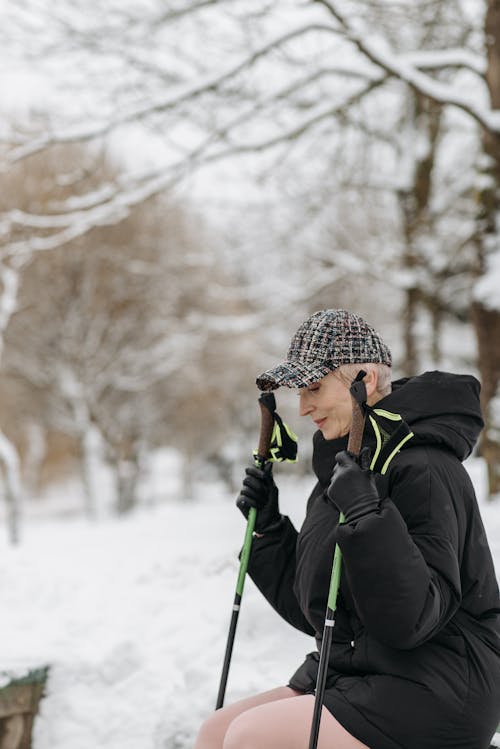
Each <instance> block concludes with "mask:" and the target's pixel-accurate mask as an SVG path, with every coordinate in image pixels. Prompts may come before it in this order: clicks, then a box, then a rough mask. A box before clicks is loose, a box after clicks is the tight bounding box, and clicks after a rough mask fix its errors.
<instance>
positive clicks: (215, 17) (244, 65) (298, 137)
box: [3, 0, 500, 492]
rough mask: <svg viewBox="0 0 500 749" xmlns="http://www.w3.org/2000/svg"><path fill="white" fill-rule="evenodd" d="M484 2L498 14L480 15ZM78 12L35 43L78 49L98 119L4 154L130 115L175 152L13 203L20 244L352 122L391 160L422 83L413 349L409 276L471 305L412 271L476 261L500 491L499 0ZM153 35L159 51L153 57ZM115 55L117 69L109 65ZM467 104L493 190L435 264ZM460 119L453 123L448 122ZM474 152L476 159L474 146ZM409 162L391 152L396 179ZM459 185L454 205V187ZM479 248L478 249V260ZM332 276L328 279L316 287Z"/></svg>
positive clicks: (292, 148)
mask: <svg viewBox="0 0 500 749" xmlns="http://www.w3.org/2000/svg"><path fill="white" fill-rule="evenodd" d="M22 10H23V12H22V13H20V12H19V11H18V10H16V9H13V10H12V9H11V10H10V12H9V13H8V14H7V15H8V18H7V19H6V23H5V24H4V31H3V33H4V34H5V35H6V39H5V41H6V42H7V41H8V39H7V36H8V35H9V30H12V28H13V27H14V26H15V28H16V29H17V31H18V32H19V31H20V30H22V32H23V33H24V34H26V33H28V34H30V35H32V36H33V31H34V30H36V29H37V28H39V27H40V26H41V24H42V23H43V22H46V21H47V11H46V8H44V5H43V3H42V4H38V3H37V4H34V3H31V2H27V3H25V4H24V6H23V9H22ZM483 10H484V11H487V12H486V13H484V14H483V12H482V11H483ZM26 11H29V13H26ZM79 11H81V6H80V4H76V5H75V7H74V8H72V12H71V13H68V12H66V11H65V10H64V9H63V8H62V7H58V8H57V9H56V10H55V11H53V13H52V17H51V24H50V28H51V33H50V34H49V38H47V35H44V37H43V38H41V35H39V36H40V38H39V39H38V38H37V40H36V43H35V44H34V45H33V46H32V47H31V50H32V54H33V55H37V59H39V58H40V55H41V53H42V52H44V54H45V60H46V61H45V62H44V64H47V65H48V64H50V60H54V59H57V57H58V56H59V55H64V56H65V59H66V60H67V61H68V64H67V66H66V71H65V72H67V73H68V75H71V76H73V77H72V78H71V82H72V84H75V82H78V83H80V84H82V83H83V85H89V84H90V86H91V87H92V88H93V89H94V93H95V96H96V101H97V102H98V105H99V106H98V111H99V116H98V117H95V116H94V117H92V118H88V117H82V113H81V112H78V113H76V114H75V113H74V112H73V113H71V112H69V113H68V111H65V113H64V116H59V117H57V116H54V117H53V118H52V121H51V122H50V125H49V126H48V127H45V128H44V130H43V131H42V132H41V134H38V135H33V134H32V133H21V132H15V133H7V134H6V135H5V140H6V141H7V140H8V141H9V148H8V151H9V153H8V156H7V161H6V163H10V164H12V163H15V162H16V161H18V160H20V159H23V158H26V157H27V155H29V154H33V153H35V152H37V151H40V150H43V149H45V148H47V147H48V146H49V145H50V144H53V143H61V142H74V141H77V142H83V141H96V139H102V138H103V137H105V136H108V135H109V134H110V133H113V132H118V131H119V130H120V129H121V128H123V127H124V126H126V125H128V124H130V123H141V126H143V127H145V128H149V130H150V131H151V132H156V133H158V132H161V133H162V136H163V137H162V141H163V146H164V149H165V150H164V156H165V158H164V160H163V162H162V163H158V164H157V165H155V166H154V167H153V168H149V169H148V168H146V169H144V170H143V171H142V173H141V174H140V176H137V175H131V174H130V175H128V176H127V178H126V179H121V180H119V181H118V182H116V183H114V184H109V183H108V184H106V186H105V188H103V190H102V191H100V192H99V193H98V194H96V193H95V191H94V192H93V193H89V194H88V195H87V196H85V197H82V199H81V200H80V202H79V204H78V210H75V205H74V203H73V202H71V201H66V202H64V203H62V204H61V206H60V210H59V211H58V212H57V213H53V214H52V215H51V216H41V215H39V214H36V213H29V212H16V211H10V212H7V213H6V214H5V215H4V225H5V226H9V227H11V228H12V227H15V228H17V229H18V230H19V231H22V232H23V233H24V234H25V238H23V239H22V240H19V241H17V242H14V241H13V242H11V243H10V253H11V255H10V256H11V257H15V256H18V255H19V253H22V252H24V251H26V250H27V248H30V247H33V246H36V247H48V246H54V245H55V244H58V243H61V242H64V241H67V240H68V238H71V237H74V236H76V235H81V234H83V233H85V232H86V231H88V230H89V227H91V226H93V225H95V224H96V223H97V222H99V221H103V220H116V219H117V217H119V216H120V212H123V211H126V210H129V209H130V207H131V206H132V205H134V204H136V203H137V202H140V201H142V200H144V199H145V198H147V197H148V196H150V195H152V194H155V193H157V192H159V191H161V190H164V189H166V188H167V187H168V186H169V185H171V184H173V183H174V182H178V181H179V179H181V178H182V177H183V176H185V175H186V174H188V173H192V172H193V170H195V169H200V168H202V167H203V168H205V167H208V166H209V165H211V164H214V163H215V162H220V161H222V160H228V159H230V158H232V157H234V156H240V157H241V158H242V159H243V161H242V162H241V163H248V162H245V157H246V155H251V156H252V159H254V160H255V158H256V156H257V155H258V156H259V167H260V168H261V169H264V170H268V171H269V170H272V169H273V167H274V165H276V164H277V163H281V162H283V161H284V160H287V159H288V158H290V156H291V155H292V156H293V154H294V152H297V151H300V150H302V149H303V151H304V152H306V151H307V148H306V147H305V146H304V145H303V144H304V143H309V144H311V142H314V144H316V147H317V148H318V147H319V148H320V149H323V150H325V151H330V149H331V145H332V141H333V142H334V141H335V140H336V138H337V133H338V131H339V130H340V129H342V130H343V131H344V132H349V133H357V134H365V135H366V136H368V137H369V139H370V141H371V142H378V143H386V144H388V145H389V148H390V149H392V155H390V156H389V158H390V159H393V153H394V151H396V152H397V151H398V148H397V145H398V144H397V143H395V141H396V136H397V133H396V132H395V124H396V123H397V121H398V116H397V115H398V113H400V112H401V111H402V110H404V108H405V104H403V102H406V101H407V100H408V98H407V97H408V92H409V91H411V92H412V96H413V97H414V98H413V101H414V103H415V105H416V106H415V108H414V118H413V122H414V123H416V126H415V128H414V132H415V133H416V134H418V135H420V134H422V133H423V132H425V131H426V132H427V136H428V137H427V147H429V145H430V149H429V150H428V153H427V155H423V156H422V155H421V154H417V158H416V160H415V162H414V167H415V168H414V174H413V177H414V180H413V184H412V187H411V189H410V190H409V189H408V184H407V183H406V184H405V186H404V190H403V191H402V192H401V191H400V192H399V194H400V195H401V196H402V198H404V200H402V208H403V210H402V215H403V219H404V222H405V237H406V245H405V249H404V254H403V259H404V261H405V263H406V266H407V268H406V270H407V274H406V278H407V279H410V283H409V285H408V287H407V297H408V344H407V345H408V347H409V350H410V358H414V354H413V353H412V350H411V347H412V346H414V343H413V341H412V335H411V328H412V320H413V319H414V317H413V316H414V312H413V309H414V307H415V304H417V300H416V298H415V293H414V291H412V289H413V290H415V289H416V290H417V291H418V296H419V303H422V302H424V303H425V304H426V306H427V307H428V308H429V309H431V311H432V314H434V315H435V319H436V321H439V316H440V314H441V313H442V310H443V308H446V307H448V308H449V309H451V311H452V312H453V313H456V312H458V313H459V315H461V316H464V315H465V314H466V311H465V312H464V309H463V307H462V305H458V309H457V305H456V304H451V305H446V304H444V300H443V298H442V297H439V295H438V296H437V297H436V295H433V298H432V299H423V297H422V295H421V289H422V287H423V286H424V284H423V283H420V282H419V281H418V282H417V285H416V286H415V273H417V274H418V273H419V272H420V271H422V269H423V270H425V272H426V277H431V278H432V279H433V283H434V285H435V286H436V287H437V286H438V285H439V279H440V277H441V279H442V278H446V277H447V276H448V275H449V274H450V271H451V272H453V273H454V272H455V266H456V265H459V266H460V273H459V274H458V275H459V276H460V277H462V278H464V277H466V274H467V272H468V270H469V268H470V266H471V264H472V265H474V267H475V268H476V273H477V281H478V283H476V287H475V288H476V291H475V298H476V302H475V305H474V320H475V327H476V337H477V340H478V343H479V347H480V350H481V356H480V361H479V369H480V372H481V377H482V379H483V382H484V384H485V387H484V391H483V405H484V409H485V414H486V419H487V423H488V425H489V426H488V428H487V430H486V435H487V440H486V441H485V444H484V454H485V457H487V460H488V462H489V463H490V488H491V491H492V492H494V491H497V489H498V484H497V483H496V478H495V477H496V476H497V475H498V473H499V469H498V464H499V458H498V456H497V453H496V448H495V449H493V448H490V447H489V442H488V440H490V439H492V437H491V435H492V434H493V431H494V430H493V425H494V421H493V410H494V409H493V410H492V408H493V407H492V406H491V403H493V401H494V400H495V397H496V395H495V394H496V393H497V390H498V368H497V366H496V364H495V363H494V361H493V356H492V355H491V354H489V353H488V351H486V352H485V351H484V346H483V344H482V338H483V337H484V330H485V329H487V330H490V331H492V330H496V329H497V328H496V323H495V320H496V317H497V314H498V312H497V307H498V304H496V303H495V302H491V299H490V297H488V300H486V295H485V293H483V290H484V288H485V287H487V286H488V278H490V277H491V274H492V267H493V265H492V258H493V257H495V256H496V253H497V252H498V250H497V245H496V237H497V234H498V227H497V225H496V221H497V218H496V214H497V208H496V206H497V200H498V177H499V173H498V167H497V165H498V153H497V151H498V144H497V141H498V133H499V132H500V124H499V121H498V117H497V115H496V111H495V110H496V108H497V102H496V96H497V92H498V86H496V81H497V71H496V66H497V57H498V54H497V44H499V43H500V41H499V40H498V34H497V31H498V29H497V11H496V6H495V5H494V3H493V2H492V0H490V1H489V2H488V3H487V5H481V4H480V3H478V5H477V8H475V13H474V14H472V13H470V12H469V8H468V6H467V5H466V4H464V5H462V4H461V3H460V2H459V0H456V1H455V0H453V1H452V0H450V2H447V3H433V2H431V3H429V2H425V3H423V2H422V3H416V4H415V3H413V4H411V5H410V4H407V3H397V2H376V3H370V4H367V3H366V2H363V1H362V0H356V1H354V2H343V1H342V2H341V1H340V0H315V1H314V2H309V3H300V2H298V0H297V1H293V0H290V1H289V2H285V3H279V4H270V3H268V2H265V1H264V0H260V2H256V3H253V4H252V7H251V8H249V7H248V5H247V4H246V3H245V2H243V0H241V2H239V1H238V0H235V1H234V2H224V0H214V1H213V2H197V1H195V0H189V1H186V2H182V3H176V4H175V5H174V4H171V5H168V6H167V8H166V9H165V7H164V6H161V5H158V6H154V7H153V10H152V11H151V14H145V15H144V13H143V9H141V13H142V14H140V12H139V8H138V7H135V6H134V5H130V6H128V7H127V9H126V10H123V11H122V12H121V13H120V14H118V13H116V12H115V10H114V8H113V7H112V6H109V7H108V6H103V7H102V8H100V9H99V12H98V13H96V17H95V18H94V19H93V20H92V21H91V22H90V23H86V24H83V25H78V24H77V23H76V22H75V19H76V18H78V13H79ZM483 16H484V18H485V23H484V24H483ZM201 30H202V31H203V35H200V31H201ZM68 31H70V32H71V33H68ZM97 31H99V33H97ZM181 40H182V43H181ZM187 40H193V42H192V43H187ZM484 40H487V44H486V45H485V44H484ZM156 42H157V43H158V44H157V45H156V44H155V43H156ZM146 48H147V49H148V53H149V54H148V55H145V54H144V53H145V50H146ZM162 53H163V54H162ZM73 55H74V57H75V59H78V60H79V62H80V64H81V60H82V59H86V60H88V61H91V62H88V67H87V68H86V71H85V76H84V77H83V80H82V76H81V74H80V75H79V74H77V72H75V68H74V67H73V66H72V65H71V60H72V59H73ZM207 61H210V63H209V64H207ZM103 65H104V66H105V67H106V69H107V70H108V71H109V72H110V73H113V75H108V76H102V75H101V73H102V69H103ZM97 72H98V73H99V75H97ZM455 112H458V113H460V116H461V117H463V118H465V120H466V121H467V122H469V123H472V125H473V126H474V128H475V129H476V133H477V134H479V133H483V152H484V155H485V157H486V158H485V159H484V160H483V164H486V166H483V168H482V169H483V171H482V175H483V176H484V175H485V174H486V176H488V178H489V180H490V183H489V185H488V186H487V187H486V188H485V187H484V185H482V186H481V206H482V208H481V212H480V216H479V217H478V220H477V222H476V226H475V230H474V232H470V233H469V236H467V233H466V232H462V229H460V231H459V232H458V233H459V235H460V236H457V243H456V244H455V245H452V246H450V247H449V248H448V249H449V250H450V254H449V256H448V258H447V259H446V261H445V262H443V263H441V264H438V267H437V268H436V267H435V264H434V263H433V262H432V260H431V258H430V255H431V250H432V243H431V244H427V248H428V249H427V250H426V252H424V254H423V255H422V253H421V248H422V237H423V236H425V235H427V237H429V236H430V234H429V228H430V227H432V226H436V223H435V222H434V224H432V219H433V215H432V214H433V212H434V210H435V206H434V204H433V202H432V200H431V199H430V196H431V193H432V190H431V189H430V188H431V182H430V178H431V174H432V171H433V168H434V167H433V165H434V164H435V163H436V150H435V149H436V146H437V145H438V143H439V140H440V139H441V136H442V133H443V130H442V123H443V121H444V119H445V118H448V117H449V116H450V114H451V113H455ZM463 121H464V120H462V122H463ZM452 125H453V123H451V125H450V121H449V120H448V125H447V126H448V127H451V126H452ZM476 137H477V136H476ZM318 144H319V145H318ZM403 147H404V144H403ZM462 158H465V159H466V163H467V167H468V166H469V165H470V153H469V152H467V153H466V154H464V155H463V156H462ZM397 166H398V164H397V163H394V162H393V169H392V178H393V188H394V189H396V188H397V185H396V180H395V177H396V176H397ZM389 172H390V170H387V172H386V175H387V176H390V175H389ZM367 173H368V171H367ZM471 182H472V180H471ZM441 187H443V185H442V186H441ZM470 193H471V191H470V187H467V186H465V192H463V193H461V194H460V197H461V199H462V200H463V201H465V202H466V201H467V197H468V196H469V201H470ZM449 196H450V199H449V200H448V201H447V203H448V207H449V210H450V206H451V205H452V202H453V200H452V196H453V190H451V191H450V193H449ZM419 201H420V203H419ZM445 202H446V201H445ZM469 205H470V202H469ZM429 212H430V213H431V217H430V221H429V216H428V214H429ZM448 215H450V214H449V213H448ZM471 235H473V236H471ZM26 237H27V238H26ZM493 238H494V240H495V241H493ZM471 248H475V250H476V252H475V254H474V256H473V257H472V259H471V256H470V253H471ZM457 258H458V262H457ZM336 259H337V258H336ZM340 259H341V253H340ZM379 260H381V258H380V257H379ZM382 266H383V263H382ZM412 276H413V279H412V278H411V277H412ZM412 283H413V286H412ZM313 286H314V284H311V291H312V293H314V289H313V288H312V287H313ZM323 286H324V284H323V285H322V283H320V282H318V285H317V286H316V290H319V289H321V288H323ZM464 286H465V284H462V288H464ZM399 288H401V285H399ZM489 338H490V339H491V336H489ZM436 347H437V343H436ZM490 348H491V347H490Z"/></svg>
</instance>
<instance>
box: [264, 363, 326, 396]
mask: <svg viewBox="0 0 500 749" xmlns="http://www.w3.org/2000/svg"><path fill="white" fill-rule="evenodd" d="M331 371H332V367H331V366H330V367H329V366H328V365H326V364H319V363H317V364H314V363H313V364H304V363H303V362H298V361H284V362H282V364H278V366H277V367H273V368H272V369H268V370H267V371H266V372H263V373H262V374H261V375H259V377H257V380H256V383H257V387H258V388H259V390H276V389H277V388H279V387H288V388H305V387H308V386H309V385H312V384H313V382H317V381H318V380H321V379H322V378H323V377H325V376H326V375H327V374H328V372H331Z"/></svg>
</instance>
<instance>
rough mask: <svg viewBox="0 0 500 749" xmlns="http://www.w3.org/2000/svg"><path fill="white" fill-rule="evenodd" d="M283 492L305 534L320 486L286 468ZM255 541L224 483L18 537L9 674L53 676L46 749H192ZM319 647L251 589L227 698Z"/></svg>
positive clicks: (9, 583) (7, 578)
mask: <svg viewBox="0 0 500 749" xmlns="http://www.w3.org/2000/svg"><path fill="white" fill-rule="evenodd" d="M468 469H469V470H470V473H471V475H472V477H473V480H474V483H475V485H476V488H477V491H478V496H479V499H480V504H481V509H482V512H483V517H484V521H485V525H486V528H487V532H488V536H489V539H490V543H491V546H492V550H493V554H494V556H495V560H496V562H497V565H498V569H499V570H500V502H498V503H497V504H493V505H488V504H486V503H485V501H484V470H483V464H482V462H481V461H480V460H471V461H469V463H468ZM277 481H278V482H279V484H280V487H281V496H282V502H281V504H282V511H283V512H284V513H286V514H289V515H290V516H291V517H292V520H293V521H294V522H295V523H296V524H297V525H299V524H300V521H301V519H302V517H303V512H304V498H305V496H306V494H307V492H308V491H309V489H310V487H311V485H312V479H309V480H307V481H306V480H301V481H298V480H296V479H294V480H291V479H290V477H287V476H286V467H284V468H281V467H280V469H279V475H278V478H277ZM66 491H70V490H69V489H67V490H66ZM56 500H57V501H58V502H59V505H60V497H59V498H54V502H53V507H56V506H57V504H56ZM46 501H47V502H49V500H46ZM28 515H29V513H28ZM243 534H244V520H243V518H242V517H241V515H240V514H239V512H238V511H237V510H236V508H235V507H234V497H233V496H229V495H228V494H227V492H226V491H225V490H224V489H222V488H221V487H220V486H216V485H213V486H211V487H210V488H209V490H207V489H205V490H203V491H202V490H201V488H200V489H199V493H198V497H197V498H196V499H195V500H194V501H191V502H179V501H176V500H167V501H165V502H164V503H163V504H160V505H157V506H153V507H150V508H149V509H144V510H140V511H137V512H136V513H135V514H133V515H131V516H129V517H126V518H122V519H105V520H101V522H100V523H99V524H98V525H90V524H89V523H87V522H86V521H84V520H83V519H81V518H78V517H75V518H73V519H71V518H69V519H68V518H66V519H63V518H61V517H54V514H53V513H52V514H49V513H45V515H44V514H41V513H40V512H38V513H37V517H36V518H35V517H34V516H33V517H32V519H31V520H30V519H28V520H27V522H26V526H25V531H24V540H23V544H22V545H21V546H20V547H19V548H12V547H10V546H9V545H8V543H7V540H6V538H5V536H6V534H4V537H3V538H1V539H0V555H1V559H2V563H1V565H0V606H1V633H2V636H1V637H0V670H1V669H2V668H3V669H7V668H12V669H17V670H19V671H20V670H22V668H23V666H24V664H28V665H30V666H33V665H41V664H46V663H48V664H50V666H51V669H50V677H49V682H48V688H47V694H46V697H45V698H44V699H43V701H42V703H41V709H40V714H39V716H38V717H37V720H36V723H35V728H34V749H101V748H102V749H104V747H105V748H106V749H184V748H187V747H190V746H191V744H192V740H193V736H194V734H195V732H196V730H197V727H198V726H199V724H200V722H201V721H202V719H203V718H204V717H205V716H206V715H208V714H209V713H210V712H211V711H212V710H213V708H214V704H215V699H216V695H217V689H218V683H219V677H220V670H221V666H222V659H223V654H224V649H225V643H226V635H227V628H228V623H229V618H230V614H231V605H232V599H233V595H234V587H235V583H236V576H237V570H238V561H237V553H238V550H239V548H240V546H241V542H242V540H243ZM313 647H314V643H313V641H312V639H311V638H309V637H307V636H305V635H302V634H301V633H300V632H297V631H295V630H294V629H293V628H292V627H290V626H289V625H287V624H285V623H284V622H283V621H282V620H281V619H280V618H279V617H278V615H277V614H276V613H274V612H273V611H272V609H271V608H270V607H269V606H268V605H267V604H266V603H265V602H264V601H263V599H262V597H261V596H260V594H259V593H258V591H257V590H256V589H255V587H254V585H253V583H252V582H251V581H250V580H247V583H246V586H245V593H244V597H243V606H242V610H241V615H240V620H239V624H238V632H237V638H236V644H235V649H234V655H233V661H232V665H231V671H230V675H229V683H228V691H227V701H231V700H233V699H236V698H239V697H241V696H244V695H246V694H248V693H251V692H253V691H255V690H262V689H266V688H270V687H272V686H274V685H276V684H280V683H284V682H285V680H286V679H287V677H288V676H290V675H291V673H292V672H293V670H294V669H295V668H296V666H297V665H298V663H299V662H300V660H301V658H302V655H303V653H305V652H307V651H308V650H312V649H313Z"/></svg>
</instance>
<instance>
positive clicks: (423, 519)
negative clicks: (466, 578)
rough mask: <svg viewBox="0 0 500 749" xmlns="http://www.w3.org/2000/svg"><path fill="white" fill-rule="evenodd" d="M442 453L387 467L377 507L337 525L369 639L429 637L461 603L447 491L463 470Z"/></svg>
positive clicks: (411, 644) (417, 640) (407, 641)
mask: <svg viewBox="0 0 500 749" xmlns="http://www.w3.org/2000/svg"><path fill="white" fill-rule="evenodd" d="M408 452H410V451H408ZM426 452H427V453H431V451H429V450H426ZM442 455H443V453H442V452H440V453H439V454H438V456H437V457H436V455H435V454H434V455H432V454H428V455H427V460H426V461H422V462H421V461H418V465H412V464H411V463H410V462H408V461H407V460H406V461H404V462H403V464H402V465H400V466H399V467H395V468H394V469H392V471H391V472H392V474H393V475H392V476H391V479H390V488H389V492H390V498H387V499H385V500H383V502H382V504H381V511H380V513H378V514H371V515H367V516H365V517H364V518H361V519H360V520H359V521H358V522H355V521H354V522H352V523H346V524H344V525H341V526H339V529H338V543H339V546H340V548H341V550H342V555H343V559H344V568H345V574H346V576H347V581H348V583H349V586H350V588H351V591H352V595H353V598H354V601H355V604H356V608H357V610H358V613H359V616H360V618H361V620H362V621H363V623H364V626H365V627H366V629H367V630H368V631H369V632H370V634H371V635H372V636H373V637H375V638H376V639H378V640H379V641H381V642H383V643H385V644H386V645H389V646H392V647H395V648H400V649H411V648H415V647H417V646H418V645H421V644H422V643H424V642H425V641H426V640H428V639H430V638H431V637H433V636H434V635H435V634H436V633H437V632H439V630H440V629H442V628H443V627H444V626H445V625H446V624H447V622H448V621H449V620H450V619H451V617H452V616H453V615H454V613H455V612H456V611H457V609H458V607H459V605H460V601H461V584H460V563H459V557H460V549H459V547H460V538H459V536H460V534H459V522H458V517H457V512H456V506H455V502H456V501H457V497H453V489H452V487H453V486H458V485H459V482H457V481H453V480H450V470H454V471H456V470H459V471H461V470H464V469H463V468H462V466H461V465H460V464H459V463H458V461H457V462H455V463H454V464H453V465H450V461H455V459H454V458H452V457H451V456H450V457H447V456H446V457H445V458H444V463H445V464H447V467H446V466H445V467H443V459H441V460H440V459H439V456H441V458H442ZM464 473H465V471H464ZM458 501H459V498H458Z"/></svg>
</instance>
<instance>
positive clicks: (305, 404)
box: [299, 390, 312, 416]
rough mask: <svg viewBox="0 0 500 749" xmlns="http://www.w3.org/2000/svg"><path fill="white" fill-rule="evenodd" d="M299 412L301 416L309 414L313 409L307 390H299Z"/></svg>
mask: <svg viewBox="0 0 500 749" xmlns="http://www.w3.org/2000/svg"><path fill="white" fill-rule="evenodd" d="M299 399H300V400H299V414H300V416H307V415H308V414H310V413H311V411H312V404H311V400H310V398H309V393H308V391H307V390H300V391H299Z"/></svg>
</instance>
